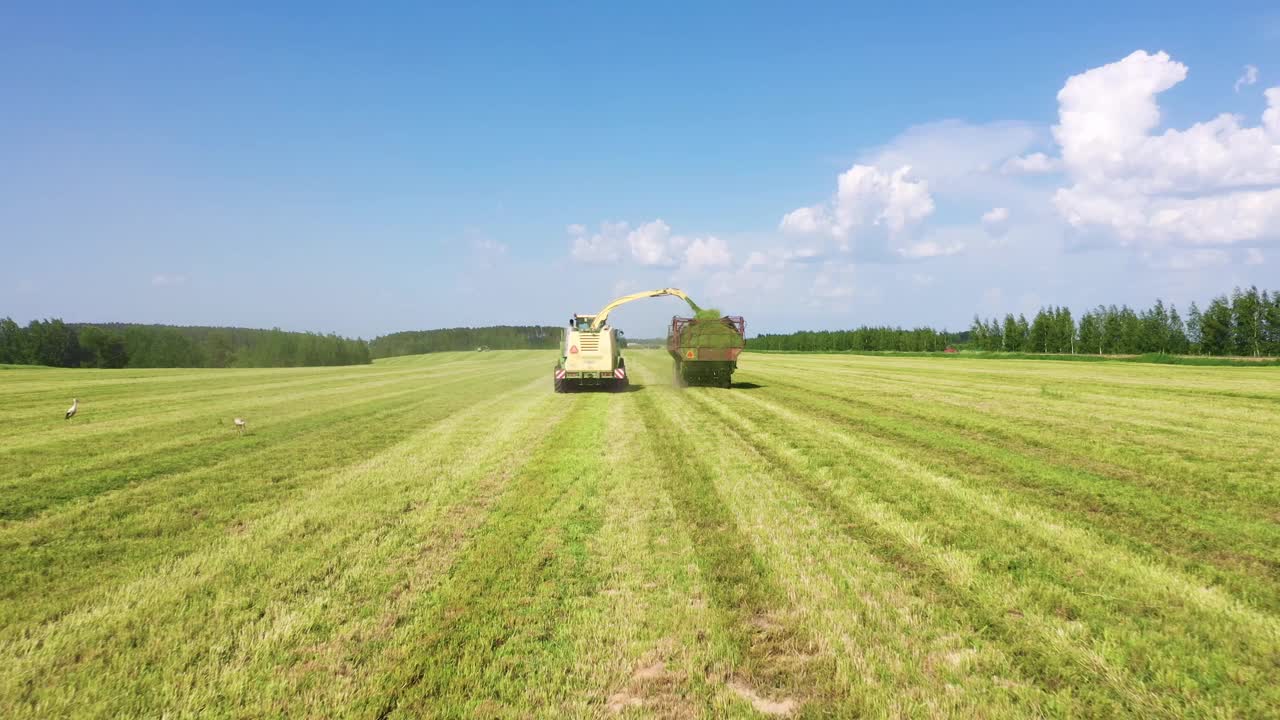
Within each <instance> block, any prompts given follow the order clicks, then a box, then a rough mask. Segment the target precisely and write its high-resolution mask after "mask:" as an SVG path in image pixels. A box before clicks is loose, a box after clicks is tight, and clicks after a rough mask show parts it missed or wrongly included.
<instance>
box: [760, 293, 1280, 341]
mask: <svg viewBox="0 0 1280 720" xmlns="http://www.w3.org/2000/svg"><path fill="white" fill-rule="evenodd" d="M949 345H950V346H953V347H957V348H966V349H972V350H985V351H1003V352H1022V353H1069V354H1085V353H1089V354H1095V355H1138V354H1144V353H1165V354H1170V355H1185V354H1193V355H1213V356H1223V355H1240V356H1249V357H1262V356H1270V357H1274V356H1280V292H1273V293H1268V292H1267V291H1265V290H1264V291H1262V292H1259V291H1258V289H1257V288H1256V287H1250V288H1248V289H1247V290H1242V289H1240V288H1236V290H1235V292H1233V293H1232V294H1231V295H1230V296H1226V295H1221V296H1218V297H1215V298H1213V299H1212V300H1210V301H1209V304H1208V305H1207V306H1206V307H1205V308H1204V310H1201V309H1200V308H1199V307H1198V306H1197V305H1196V304H1195V303H1194V302H1193V303H1191V305H1190V307H1188V308H1187V315H1186V318H1185V319H1184V318H1183V317H1182V315H1181V314H1180V313H1179V312H1178V309H1177V308H1176V307H1174V306H1172V305H1169V306H1166V305H1165V304H1164V303H1163V302H1161V301H1160V300H1157V301H1156V302H1155V305H1153V306H1152V307H1150V308H1148V309H1146V310H1141V311H1136V310H1133V309H1131V308H1129V307H1128V306H1120V307H1116V306H1115V305H1107V306H1102V305H1099V306H1098V307H1096V308H1094V309H1092V310H1088V311H1086V312H1085V313H1084V314H1082V315H1081V316H1080V318H1079V320H1078V321H1077V320H1076V319H1075V318H1074V317H1073V316H1072V314H1071V310H1070V309H1068V308H1065V307H1047V308H1041V309H1040V311H1039V312H1038V313H1036V315H1035V317H1034V318H1032V319H1031V320H1030V321H1028V320H1027V318H1026V317H1025V316H1023V315H1018V316H1017V317H1014V316H1013V315H1012V314H1008V315H1005V316H1004V319H1003V320H1001V319H999V318H990V319H989V320H984V319H982V318H981V317H977V316H975V317H974V318H973V323H972V324H971V325H970V327H969V329H968V330H966V331H964V332H960V333H948V332H947V331H945V330H934V329H932V328H917V329H914V330H904V329H901V328H874V327H862V328H857V329H854V330H822V331H802V332H796V333H789V334H782V335H760V336H757V337H754V338H750V339H748V340H747V348H748V349H752V350H808V351H814V350H816V351H833V352H838V351H847V350H853V351H900V352H903V351H905V352H912V351H914V352H922V351H923V352H937V351H940V350H944V349H946V347H947V346H949Z"/></svg>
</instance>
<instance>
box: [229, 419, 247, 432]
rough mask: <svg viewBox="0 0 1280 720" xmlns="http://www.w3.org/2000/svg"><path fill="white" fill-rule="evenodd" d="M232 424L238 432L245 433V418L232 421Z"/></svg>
mask: <svg viewBox="0 0 1280 720" xmlns="http://www.w3.org/2000/svg"><path fill="white" fill-rule="evenodd" d="M231 424H232V425H235V426H236V430H238V431H240V432H244V428H245V425H246V424H247V423H245V421H244V418H236V419H235V420H232V421H231Z"/></svg>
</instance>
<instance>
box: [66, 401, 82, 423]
mask: <svg viewBox="0 0 1280 720" xmlns="http://www.w3.org/2000/svg"><path fill="white" fill-rule="evenodd" d="M79 406H80V399H79V398H71V407H69V408H67V416H66V417H65V418H63V420H70V419H71V418H73V417H75V414H76V408H78V407H79Z"/></svg>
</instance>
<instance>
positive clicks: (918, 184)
mask: <svg viewBox="0 0 1280 720" xmlns="http://www.w3.org/2000/svg"><path fill="white" fill-rule="evenodd" d="M910 174H911V166H910V165H903V166H901V167H899V168H898V169H896V170H894V171H893V172H883V171H881V170H880V169H878V168H876V167H873V166H870V165H854V166H853V167H851V168H849V169H848V170H846V171H845V172H843V173H841V174H840V177H839V178H838V180H837V183H836V195H835V197H833V198H832V199H831V200H830V201H828V202H826V203H822V204H820V205H814V206H812V207H803V208H799V209H797V210H793V211H791V212H789V213H787V214H786V215H785V216H783V218H782V222H781V223H780V227H781V229H782V230H783V231H785V232H789V233H796V234H816V233H822V234H827V235H830V236H831V237H834V238H837V239H841V240H845V239H848V238H849V237H850V236H852V235H854V234H855V233H856V232H857V231H859V230H860V229H864V228H870V227H880V228H884V229H886V230H888V232H889V233H891V234H895V233H899V232H902V231H903V230H904V229H905V228H907V227H908V226H910V225H914V224H916V223H918V222H920V221H921V220H923V219H924V218H926V217H928V216H929V215H931V214H933V210H934V205H933V197H932V196H931V195H930V194H929V185H928V183H926V182H924V181H923V180H912V179H910V178H909V177H908V176H909V175H910Z"/></svg>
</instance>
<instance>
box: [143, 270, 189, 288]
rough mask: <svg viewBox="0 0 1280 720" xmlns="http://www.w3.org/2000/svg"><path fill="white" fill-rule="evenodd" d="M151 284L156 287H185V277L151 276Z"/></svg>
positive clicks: (163, 274)
mask: <svg viewBox="0 0 1280 720" xmlns="http://www.w3.org/2000/svg"><path fill="white" fill-rule="evenodd" d="M151 284H152V285H154V286H156V287H176V286H178V285H186V284H187V276H186V275H175V274H173V273H157V274H155V275H152V276H151Z"/></svg>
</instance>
